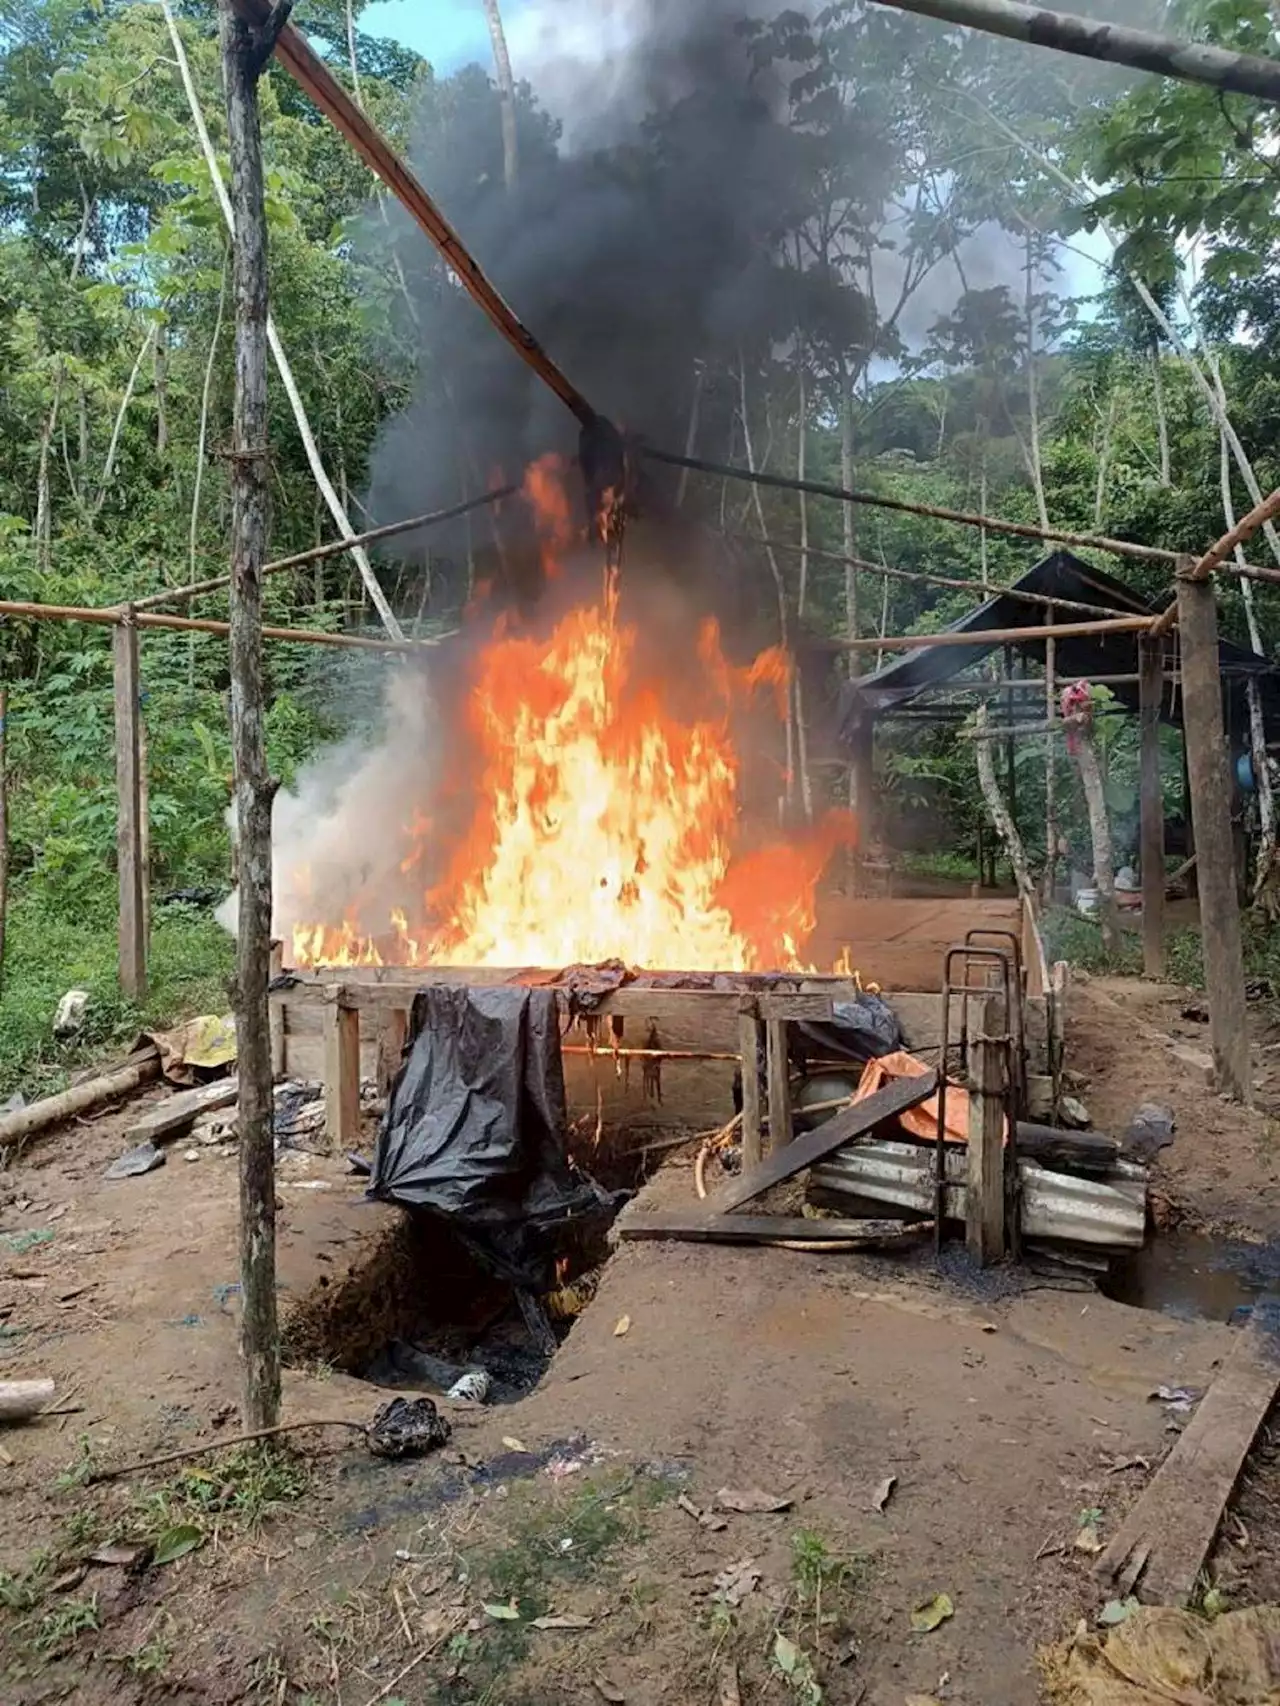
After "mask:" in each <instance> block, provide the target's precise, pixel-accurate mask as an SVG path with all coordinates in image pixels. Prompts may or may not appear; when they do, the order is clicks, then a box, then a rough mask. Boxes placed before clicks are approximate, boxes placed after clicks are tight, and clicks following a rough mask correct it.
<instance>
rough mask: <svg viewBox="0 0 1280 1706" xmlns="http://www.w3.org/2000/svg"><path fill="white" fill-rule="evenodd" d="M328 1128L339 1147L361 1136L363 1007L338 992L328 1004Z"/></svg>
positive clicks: (326, 1086)
mask: <svg viewBox="0 0 1280 1706" xmlns="http://www.w3.org/2000/svg"><path fill="white" fill-rule="evenodd" d="M324 1128H325V1135H326V1136H327V1137H328V1139H329V1142H330V1143H331V1144H332V1145H333V1147H334V1148H335V1149H339V1150H342V1149H346V1148H347V1147H349V1146H350V1145H351V1144H353V1143H357V1142H359V1139H360V1009H359V1008H358V1007H352V1006H349V1005H348V1004H347V1003H346V1002H345V1001H343V1000H342V999H341V998H340V997H338V996H337V992H335V999H334V1000H332V1001H330V1002H328V1003H327V1004H326V1006H325V1028H324Z"/></svg>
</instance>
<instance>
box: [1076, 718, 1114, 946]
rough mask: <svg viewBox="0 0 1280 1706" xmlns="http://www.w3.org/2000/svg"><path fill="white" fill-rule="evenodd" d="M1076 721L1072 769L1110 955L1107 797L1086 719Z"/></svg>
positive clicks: (1111, 910)
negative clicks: (1084, 811) (1082, 808)
mask: <svg viewBox="0 0 1280 1706" xmlns="http://www.w3.org/2000/svg"><path fill="white" fill-rule="evenodd" d="M1073 721H1075V722H1076V724H1077V727H1076V736H1077V739H1076V750H1075V760H1076V767H1077V769H1078V770H1079V772H1080V786H1081V787H1082V788H1083V789H1084V802H1085V806H1086V807H1087V808H1088V812H1089V838H1090V840H1091V841H1092V843H1093V880H1094V883H1095V884H1096V885H1097V890H1098V922H1099V924H1101V926H1102V945H1103V947H1104V948H1105V949H1106V950H1107V952H1108V953H1110V954H1113V953H1115V951H1116V950H1117V949H1118V948H1119V946H1120V926H1119V923H1118V921H1117V917H1116V876H1115V854H1114V851H1113V850H1112V845H1111V820H1110V818H1109V817H1108V816H1107V796H1106V790H1105V788H1104V787H1103V782H1102V768H1101V766H1100V765H1099V763H1098V747H1097V743H1096V741H1095V740H1094V738H1093V727H1092V723H1091V721H1090V720H1087V719H1084V718H1076V719H1073Z"/></svg>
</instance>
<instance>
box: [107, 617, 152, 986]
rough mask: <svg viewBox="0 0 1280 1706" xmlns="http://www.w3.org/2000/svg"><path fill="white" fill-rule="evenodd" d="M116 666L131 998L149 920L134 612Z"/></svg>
mask: <svg viewBox="0 0 1280 1706" xmlns="http://www.w3.org/2000/svg"><path fill="white" fill-rule="evenodd" d="M111 644H112V653H113V661H114V665H115V699H114V705H115V724H116V870H117V873H118V875H119V880H120V881H119V887H120V898H119V909H120V910H119V944H118V953H119V967H120V991H121V993H122V994H123V995H126V996H128V998H129V999H130V1000H131V1001H142V1000H144V999H145V998H146V993H147V923H146V914H145V910H144V903H143V892H142V891H143V879H142V744H141V734H140V723H141V709H140V705H139V680H138V630H137V627H136V625H135V624H134V621H133V613H132V611H126V613H125V616H124V619H123V621H121V622H120V623H119V624H118V626H117V627H116V628H115V629H114V630H113V632H112V636H111Z"/></svg>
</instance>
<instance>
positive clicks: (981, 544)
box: [978, 428, 991, 595]
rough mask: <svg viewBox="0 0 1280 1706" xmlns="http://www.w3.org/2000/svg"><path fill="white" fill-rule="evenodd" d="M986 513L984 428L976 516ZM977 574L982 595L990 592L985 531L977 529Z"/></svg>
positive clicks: (985, 441)
mask: <svg viewBox="0 0 1280 1706" xmlns="http://www.w3.org/2000/svg"><path fill="white" fill-rule="evenodd" d="M986 513H987V435H986V430H985V428H984V430H983V433H982V470H981V472H980V474H979V476H978V514H979V515H985V514H986ZM978 572H979V574H980V575H981V576H982V591H983V593H984V595H985V594H986V593H988V592H989V591H990V590H991V562H990V558H989V556H988V546H987V530H986V528H985V527H980V528H979V529H978Z"/></svg>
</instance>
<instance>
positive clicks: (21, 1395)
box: [0, 1380, 53, 1422]
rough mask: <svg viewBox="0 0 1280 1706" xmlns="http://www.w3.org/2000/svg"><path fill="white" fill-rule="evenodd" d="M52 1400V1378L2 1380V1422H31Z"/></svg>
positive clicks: (0, 1418)
mask: <svg viewBox="0 0 1280 1706" xmlns="http://www.w3.org/2000/svg"><path fill="white" fill-rule="evenodd" d="M52 1402H53V1382H52V1380H0V1422H29V1421H30V1420H31V1418H32V1417H33V1416H38V1415H39V1414H40V1412H41V1410H43V1409H44V1408H45V1406H46V1405H47V1404H51V1403H52Z"/></svg>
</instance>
